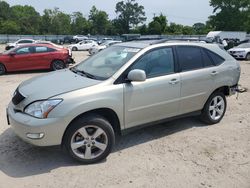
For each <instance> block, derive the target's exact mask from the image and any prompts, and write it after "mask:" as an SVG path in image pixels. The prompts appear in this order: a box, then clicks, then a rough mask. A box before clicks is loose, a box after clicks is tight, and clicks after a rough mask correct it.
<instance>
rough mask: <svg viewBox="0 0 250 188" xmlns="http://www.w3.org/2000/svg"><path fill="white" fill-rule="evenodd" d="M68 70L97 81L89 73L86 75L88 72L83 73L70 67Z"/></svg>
mask: <svg viewBox="0 0 250 188" xmlns="http://www.w3.org/2000/svg"><path fill="white" fill-rule="evenodd" d="M70 70H71V71H72V72H74V73H76V74H78V73H80V74H81V75H84V76H86V77H87V78H92V79H95V80H98V78H97V77H96V76H95V75H93V74H90V73H88V72H85V71H83V70H79V69H76V68H75V67H72V68H71V69H70Z"/></svg>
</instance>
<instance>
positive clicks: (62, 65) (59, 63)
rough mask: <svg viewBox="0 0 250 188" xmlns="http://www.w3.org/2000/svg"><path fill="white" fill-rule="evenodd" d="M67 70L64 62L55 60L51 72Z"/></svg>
mask: <svg viewBox="0 0 250 188" xmlns="http://www.w3.org/2000/svg"><path fill="white" fill-rule="evenodd" d="M64 68H65V63H64V62H63V61H62V60H54V61H53V62H52V63H51V70H53V71H56V70H61V69H64Z"/></svg>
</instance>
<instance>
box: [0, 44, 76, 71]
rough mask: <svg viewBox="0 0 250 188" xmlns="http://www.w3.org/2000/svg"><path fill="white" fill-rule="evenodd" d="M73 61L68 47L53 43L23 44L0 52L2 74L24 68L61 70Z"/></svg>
mask: <svg viewBox="0 0 250 188" xmlns="http://www.w3.org/2000/svg"><path fill="white" fill-rule="evenodd" d="M73 62H74V61H73V59H72V58H71V52H70V51H69V49H67V48H63V47H60V46H57V45H52V44H29V45H22V46H19V47H17V48H13V49H11V50H9V51H6V52H3V53H2V54H0V75H1V74H4V73H6V72H12V71H23V70H38V69H51V70H59V69H63V68H66V67H68V64H70V63H73Z"/></svg>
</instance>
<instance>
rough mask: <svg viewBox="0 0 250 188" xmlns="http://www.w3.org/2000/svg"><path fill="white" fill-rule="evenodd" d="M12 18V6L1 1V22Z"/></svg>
mask: <svg viewBox="0 0 250 188" xmlns="http://www.w3.org/2000/svg"><path fill="white" fill-rule="evenodd" d="M9 17H10V5H9V4H8V3H7V2H5V1H0V21H1V20H7V19H9Z"/></svg>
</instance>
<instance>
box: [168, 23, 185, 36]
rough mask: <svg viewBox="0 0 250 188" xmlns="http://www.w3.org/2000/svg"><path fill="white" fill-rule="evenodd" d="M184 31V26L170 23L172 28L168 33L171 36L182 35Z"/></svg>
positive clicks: (169, 28)
mask: <svg viewBox="0 0 250 188" xmlns="http://www.w3.org/2000/svg"><path fill="white" fill-rule="evenodd" d="M182 29H183V25H181V24H176V23H170V26H169V27H168V28H167V32H168V33H169V34H175V35H181V34H183V33H182Z"/></svg>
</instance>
